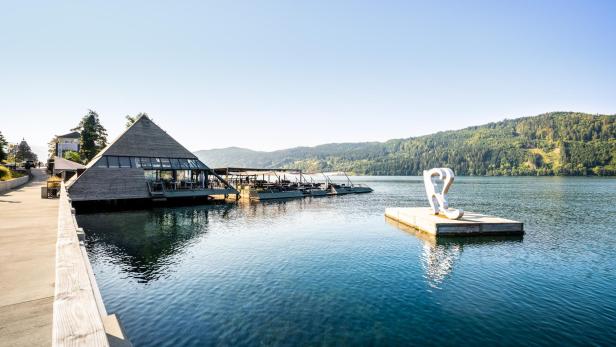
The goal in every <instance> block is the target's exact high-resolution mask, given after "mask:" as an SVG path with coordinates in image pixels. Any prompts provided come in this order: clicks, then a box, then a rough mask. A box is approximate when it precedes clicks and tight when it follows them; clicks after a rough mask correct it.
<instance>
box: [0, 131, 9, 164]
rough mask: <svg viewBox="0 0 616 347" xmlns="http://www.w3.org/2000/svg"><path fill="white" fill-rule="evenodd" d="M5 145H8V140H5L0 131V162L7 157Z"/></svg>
mask: <svg viewBox="0 0 616 347" xmlns="http://www.w3.org/2000/svg"><path fill="white" fill-rule="evenodd" d="M7 145H8V142H6V139H5V138H4V135H2V132H1V131H0V162H1V161H3V160H6V159H7V154H6V146H7Z"/></svg>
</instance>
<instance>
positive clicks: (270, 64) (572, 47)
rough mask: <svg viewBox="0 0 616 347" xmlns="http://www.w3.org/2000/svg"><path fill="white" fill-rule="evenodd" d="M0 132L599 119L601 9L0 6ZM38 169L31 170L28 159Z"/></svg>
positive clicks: (314, 130)
mask: <svg viewBox="0 0 616 347" xmlns="http://www.w3.org/2000/svg"><path fill="white" fill-rule="evenodd" d="M0 6H1V7H0V131H2V133H3V134H4V135H5V137H7V138H8V139H9V140H11V141H17V140H20V139H21V138H22V137H25V138H26V140H27V141H28V142H29V143H30V144H31V145H34V146H38V147H39V148H40V147H45V146H46V143H47V142H48V140H49V139H50V138H51V137H52V136H53V135H54V134H62V133H66V132H68V131H69V129H70V128H71V127H73V126H75V125H76V124H77V123H78V122H79V119H80V118H81V117H82V116H83V115H84V114H85V113H86V111H87V109H88V108H91V109H93V110H95V111H97V112H98V113H99V114H100V116H101V119H102V123H103V125H104V126H105V127H106V128H107V129H108V131H109V135H110V139H113V138H115V136H117V135H118V134H119V133H120V131H121V130H123V128H124V123H125V121H124V116H125V115H127V114H132V115H134V114H136V113H138V112H147V113H148V114H149V115H150V116H151V117H152V118H153V119H154V121H155V122H156V123H158V124H159V125H161V126H162V127H163V128H164V129H166V130H167V132H169V133H170V134H171V135H172V136H174V137H175V138H176V139H177V140H179V141H180V142H181V143H183V144H184V145H186V147H188V148H189V149H190V150H198V149H210V148H220V147H227V146H240V147H247V148H252V149H260V150H273V149H280V148H286V147H293V146H299V145H317V144H321V143H327V142H347V141H371V140H379V141H382V140H387V139H390V138H401V137H410V136H416V135H422V134H427V133H431V132H434V131H438V130H446V129H456V128H462V127H465V126H469V125H478V124H483V123H486V122H490V121H497V120H501V119H504V118H514V117H519V116H529V115H535V114H539V113H543V112H548V111H556V110H564V111H583V112H590V113H610V114H612V113H616V83H615V81H616V1H564V0H560V1H539V0H532V1H418V2H413V1H331V0H329V1H304V2H300V1H281V2H271V1H245V2H244V1H217V2H206V1H195V2H189V1H177V2H173V1H160V2H157V1H109V0H107V1H74V2H63V1H45V2H40V3H38V2H35V1H0ZM39 153H40V152H39Z"/></svg>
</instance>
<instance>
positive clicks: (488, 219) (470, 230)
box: [385, 207, 524, 236]
mask: <svg viewBox="0 0 616 347" xmlns="http://www.w3.org/2000/svg"><path fill="white" fill-rule="evenodd" d="M385 216H386V217H388V218H391V219H393V220H394V221H397V222H400V223H402V224H404V225H407V226H410V227H412V228H415V229H419V230H421V231H424V232H427V233H429V234H432V235H436V236H474V235H523V234H524V224H523V223H521V222H517V221H514V220H510V219H504V218H499V217H494V216H487V215H484V214H479V213H473V212H464V216H463V217H462V218H460V219H457V220H453V219H448V218H446V217H444V216H440V215H434V214H433V213H432V210H431V209H430V208H428V207H390V208H386V209H385Z"/></svg>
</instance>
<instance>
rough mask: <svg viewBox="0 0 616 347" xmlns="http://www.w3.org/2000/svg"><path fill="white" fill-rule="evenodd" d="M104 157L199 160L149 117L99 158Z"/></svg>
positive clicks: (132, 128) (111, 144)
mask: <svg viewBox="0 0 616 347" xmlns="http://www.w3.org/2000/svg"><path fill="white" fill-rule="evenodd" d="M103 155H118V156H134V157H162V158H192V159H197V157H196V156H195V155H194V154H192V153H191V152H190V151H189V150H188V149H186V148H185V147H184V146H182V145H181V144H180V143H179V142H177V141H176V140H175V139H174V138H173V137H171V136H170V135H169V134H167V133H166V132H165V131H164V130H163V129H161V128H160V127H159V126H158V125H156V124H155V123H154V122H152V120H150V119H149V118H148V117H147V116H141V117H139V119H137V121H135V123H134V124H133V125H131V126H130V127H129V128H128V129H126V131H124V133H122V135H120V136H119V137H118V138H117V139H115V141H113V142H112V143H110V144H109V145H108V146H107V147H106V148H104V149H103V150H102V151H101V152H100V153H99V154H98V155H97V157H99V156H103Z"/></svg>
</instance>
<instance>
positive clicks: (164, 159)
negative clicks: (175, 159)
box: [160, 158, 171, 169]
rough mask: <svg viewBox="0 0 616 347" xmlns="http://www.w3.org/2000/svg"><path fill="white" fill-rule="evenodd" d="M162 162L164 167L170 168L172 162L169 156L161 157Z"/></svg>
mask: <svg viewBox="0 0 616 347" xmlns="http://www.w3.org/2000/svg"><path fill="white" fill-rule="evenodd" d="M160 163H161V164H162V166H163V169H169V168H171V162H170V161H169V159H167V158H161V159H160Z"/></svg>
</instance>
